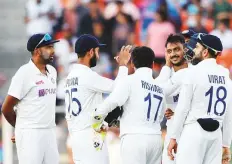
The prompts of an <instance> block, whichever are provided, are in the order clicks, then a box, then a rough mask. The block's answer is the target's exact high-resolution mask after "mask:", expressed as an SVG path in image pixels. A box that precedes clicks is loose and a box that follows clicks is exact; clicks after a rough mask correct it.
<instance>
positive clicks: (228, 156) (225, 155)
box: [222, 147, 231, 164]
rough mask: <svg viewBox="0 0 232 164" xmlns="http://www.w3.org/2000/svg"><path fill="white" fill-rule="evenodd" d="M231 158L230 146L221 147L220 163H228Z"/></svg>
mask: <svg viewBox="0 0 232 164" xmlns="http://www.w3.org/2000/svg"><path fill="white" fill-rule="evenodd" d="M230 160H231V152H230V148H227V147H223V148H222V164H229V163H230Z"/></svg>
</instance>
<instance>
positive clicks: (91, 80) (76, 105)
mask: <svg viewBox="0 0 232 164" xmlns="http://www.w3.org/2000/svg"><path fill="white" fill-rule="evenodd" d="M127 75H128V69H127V67H125V66H121V67H119V72H118V76H117V78H116V80H117V79H118V78H121V77H123V76H127ZM115 83H116V81H113V80H111V79H108V78H105V77H102V76H100V75H99V74H97V73H96V72H94V71H92V70H91V69H90V68H89V67H87V66H85V65H82V64H74V65H73V67H72V70H71V71H70V73H69V75H68V77H67V79H66V84H65V92H66V95H65V104H66V120H67V123H68V128H69V130H70V131H79V130H83V129H85V128H90V127H91V124H92V117H91V114H92V112H93V111H94V110H95V109H96V108H97V105H99V104H100V103H101V102H102V101H103V96H102V94H103V93H110V92H112V90H113V87H114V84H115Z"/></svg>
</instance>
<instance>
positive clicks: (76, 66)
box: [73, 64, 91, 70]
mask: <svg viewBox="0 0 232 164" xmlns="http://www.w3.org/2000/svg"><path fill="white" fill-rule="evenodd" d="M73 68H83V69H89V70H91V68H89V67H87V66H86V65H83V64H74V65H73Z"/></svg>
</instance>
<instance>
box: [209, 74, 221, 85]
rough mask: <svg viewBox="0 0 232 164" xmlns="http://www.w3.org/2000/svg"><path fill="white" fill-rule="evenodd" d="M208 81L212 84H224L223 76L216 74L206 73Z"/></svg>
mask: <svg viewBox="0 0 232 164" xmlns="http://www.w3.org/2000/svg"><path fill="white" fill-rule="evenodd" d="M208 78H209V82H210V83H214V84H225V77H224V76H218V75H208Z"/></svg>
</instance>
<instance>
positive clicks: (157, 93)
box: [94, 68, 165, 136]
mask: <svg viewBox="0 0 232 164" xmlns="http://www.w3.org/2000/svg"><path fill="white" fill-rule="evenodd" d="M159 84H160V83H159V82H157V81H156V80H154V79H153V77H152V69H150V68H139V69H137V70H136V71H135V73H134V74H132V75H129V76H128V77H125V78H124V79H121V80H120V81H119V82H118V84H117V85H116V88H115V89H114V91H113V92H112V93H111V94H110V95H109V97H108V98H106V100H105V101H104V102H103V103H102V104H101V105H100V106H99V107H98V108H97V111H95V114H94V115H107V113H109V112H110V111H112V110H113V109H114V108H115V107H116V106H122V105H123V109H124V112H123V114H122V118H121V119H120V135H121V136H122V135H124V134H161V127H160V122H161V121H162V119H163V116H164V110H165V105H164V103H165V99H164V91H163V89H162V88H161V87H160V85H159Z"/></svg>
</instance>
